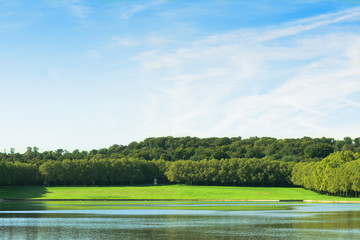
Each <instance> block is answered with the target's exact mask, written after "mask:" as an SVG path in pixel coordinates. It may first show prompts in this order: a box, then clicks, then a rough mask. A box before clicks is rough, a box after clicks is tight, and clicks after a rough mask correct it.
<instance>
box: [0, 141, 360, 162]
mask: <svg viewBox="0 0 360 240" xmlns="http://www.w3.org/2000/svg"><path fill="white" fill-rule="evenodd" d="M346 150H349V151H353V152H360V138H359V137H358V138H354V139H352V138H350V137H345V138H344V139H342V140H335V139H334V138H325V137H323V138H310V137H303V138H287V139H276V138H271V137H261V138H259V137H250V138H247V139H243V138H241V137H232V138H228V137H222V138H217V137H212V138H197V137H171V136H169V137H156V138H147V139H145V140H144V141H140V142H132V143H130V144H128V145H118V144H114V145H112V146H110V147H109V148H101V149H93V150H91V151H80V150H78V149H76V150H74V151H72V152H69V151H67V150H64V149H57V150H54V151H44V152H40V151H39V148H37V147H28V148H27V150H26V151H25V152H24V153H18V152H16V151H15V149H13V148H12V149H10V150H8V151H6V152H3V153H0V161H7V162H9V161H10V162H15V161H18V162H23V163H37V164H40V163H42V162H46V161H48V160H57V161H62V160H65V159H69V160H75V159H93V158H96V159H100V158H111V159H120V158H124V157H132V158H137V159H143V160H149V161H151V160H153V159H161V160H165V161H177V160H193V161H200V160H203V159H217V160H220V159H229V158H264V157H265V158H267V159H270V160H281V161H287V162H291V161H295V162H300V161H308V160H309V159H312V160H317V161H319V160H321V159H322V158H325V157H327V156H328V155H330V154H331V153H333V152H337V151H346Z"/></svg>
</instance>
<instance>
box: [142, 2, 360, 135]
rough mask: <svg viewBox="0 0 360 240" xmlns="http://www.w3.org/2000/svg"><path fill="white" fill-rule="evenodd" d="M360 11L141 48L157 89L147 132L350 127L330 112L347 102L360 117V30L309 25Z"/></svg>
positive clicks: (148, 107) (306, 131)
mask: <svg viewBox="0 0 360 240" xmlns="http://www.w3.org/2000/svg"><path fill="white" fill-rule="evenodd" d="M359 15H360V9H359V8H353V9H349V10H346V11H341V12H337V13H330V14H326V15H321V16H318V17H315V18H308V19H303V20H300V21H296V22H291V23H287V24H284V25H282V26H279V27H274V26H272V27H267V28H265V29H263V30H261V31H259V30H257V31H254V30H238V31H233V32H230V33H227V34H222V35H215V36H211V37H208V38H206V39H203V40H199V41H196V42H193V43H192V44H188V46H187V47H179V48H177V49H173V51H172V53H168V52H166V53H165V52H161V51H149V52H146V53H143V54H142V55H140V56H138V57H137V59H138V60H139V61H140V63H141V64H142V66H143V67H144V70H145V74H144V75H146V77H145V76H144V79H146V80H144V84H148V85H149V87H150V88H151V92H152V93H151V94H149V96H148V98H149V101H148V102H147V103H146V104H145V105H144V109H145V116H146V118H145V119H144V122H146V124H145V125H144V131H147V132H146V133H145V134H147V135H151V134H154V133H156V132H158V133H159V134H160V135H161V134H175V135H181V134H183V135H188V134H192V135H198V136H211V135H245V136H251V135H271V136H278V137H287V136H289V137H295V136H303V135H312V136H314V135H315V136H319V135H325V134H332V135H333V136H336V135H339V134H337V133H338V132H339V131H340V130H341V131H344V132H342V133H341V134H347V135H353V132H351V131H349V129H350V128H346V129H345V128H343V126H341V125H340V124H338V125H337V124H335V123H332V124H330V123H329V122H328V119H329V117H330V116H334V115H337V114H339V111H341V110H343V109H347V108H350V109H351V111H352V112H353V114H354V116H357V117H360V105H359V104H360V103H359V102H357V101H355V100H353V99H351V98H350V96H351V95H352V94H355V93H359V92H360V81H359V77H360V67H359V61H360V60H359V56H360V55H359V53H360V50H359V48H360V47H359V46H358V44H357V43H358V42H359V40H360V33H358V32H356V31H355V32H354V31H352V32H350V31H339V32H331V31H327V32H323V33H322V34H321V35H319V34H316V32H311V30H316V29H318V28H321V27H324V26H329V25H331V24H334V23H340V22H342V21H347V20H358V16H359ZM305 31H309V32H308V33H307V34H303V32H305ZM294 35H296V40H294V39H293V38H289V39H286V37H288V36H294ZM280 38H281V39H282V40H281V41H276V40H277V39H280ZM284 38H285V39H284ZM268 40H272V41H273V42H272V44H270V45H269V44H268ZM264 86H265V87H264ZM344 122H345V123H346V122H347V120H346V119H343V123H344ZM150 126H151V128H150ZM339 129H340V130H339ZM357 129H359V128H357Z"/></svg>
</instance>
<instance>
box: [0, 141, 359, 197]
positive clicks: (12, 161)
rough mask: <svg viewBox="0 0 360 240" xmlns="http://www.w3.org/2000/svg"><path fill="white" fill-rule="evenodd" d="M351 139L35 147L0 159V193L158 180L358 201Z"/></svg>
mask: <svg viewBox="0 0 360 240" xmlns="http://www.w3.org/2000/svg"><path fill="white" fill-rule="evenodd" d="M358 140H359V139H358V138H355V139H351V138H344V140H333V139H331V138H316V139H311V138H307V137H304V138H301V139H280V140H278V139H275V138H256V137H255V138H249V139H241V138H205V139H199V138H190V137H184V138H173V137H163V138H148V139H145V140H144V141H142V142H139V143H137V142H133V143H131V144H129V145H128V146H120V145H113V146H111V147H110V148H109V149H99V150H92V151H90V152H86V151H81V152H80V151H78V150H75V151H73V152H72V153H70V152H67V151H64V150H61V149H60V150H56V151H46V152H42V153H41V152H39V149H38V148H36V147H34V148H28V149H27V151H26V152H25V153H24V154H20V153H15V151H14V150H11V152H10V153H1V154H0V186H19V185H51V186H77V185H83V186H88V185H104V186H105V185H133V184H152V183H153V181H154V178H157V179H158V181H159V183H160V184H167V183H179V184H194V185H231V186H300V187H304V188H307V189H310V190H313V191H317V192H320V193H325V194H331V195H341V196H359V193H360V151H359V141H358ZM159 149H160V150H159ZM244 149H245V150H244ZM349 149H350V150H349ZM157 152H159V153H157ZM155 153H156V154H155ZM160 153H161V154H160ZM180 153H181V154H180ZM187 153H189V154H188V155H187ZM151 154H154V155H151ZM164 154H167V155H166V156H167V157H164ZM277 154H278V155H277ZM232 156H243V157H232Z"/></svg>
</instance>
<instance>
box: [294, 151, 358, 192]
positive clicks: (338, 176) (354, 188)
mask: <svg viewBox="0 0 360 240" xmlns="http://www.w3.org/2000/svg"><path fill="white" fill-rule="evenodd" d="M291 180H292V182H293V183H294V184H295V185H298V186H302V187H304V188H307V189H310V190H313V191H316V192H320V193H326V194H331V195H337V196H356V197H360V154H359V153H354V152H351V151H340V152H335V153H332V154H331V155H330V156H328V157H326V158H324V159H323V160H322V161H319V162H301V163H297V164H296V165H295V166H294V168H293V171H292V177H291Z"/></svg>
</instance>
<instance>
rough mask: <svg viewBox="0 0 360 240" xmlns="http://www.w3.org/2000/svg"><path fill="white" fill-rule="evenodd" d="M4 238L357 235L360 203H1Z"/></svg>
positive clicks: (250, 237)
mask: <svg viewBox="0 0 360 240" xmlns="http://www.w3.org/2000/svg"><path fill="white" fill-rule="evenodd" d="M0 236H1V239H102V240H105V239H177V240H179V239H359V236H360V204H349V203H347V204H340V203H331V204H323V203H322V204H308V203H297V202H171V201H169V202H145V201H143V202H137V201H129V202H104V201H102V202H81V201H74V202H70V201H66V202H61V201H47V202H32V201H31V202H0Z"/></svg>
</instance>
